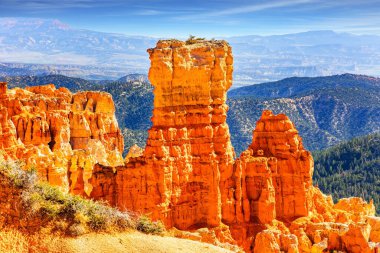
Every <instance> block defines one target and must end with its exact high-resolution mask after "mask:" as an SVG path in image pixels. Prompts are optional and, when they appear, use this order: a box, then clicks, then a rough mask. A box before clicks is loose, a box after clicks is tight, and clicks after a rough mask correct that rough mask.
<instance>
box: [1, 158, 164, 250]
mask: <svg viewBox="0 0 380 253" xmlns="http://www.w3.org/2000/svg"><path fill="white" fill-rule="evenodd" d="M0 174H2V175H4V176H6V177H7V178H8V179H9V181H10V183H11V184H13V185H14V187H17V188H19V189H20V190H21V192H22V193H21V199H22V204H23V207H24V209H25V211H26V212H25V213H27V214H28V217H24V218H30V219H32V220H35V219H39V220H41V221H43V222H42V224H43V225H44V227H42V228H41V229H46V230H48V233H59V234H65V235H72V236H79V235H82V234H86V233H91V232H100V231H103V232H114V231H126V230H128V229H137V230H139V231H141V232H144V233H150V234H160V233H162V232H163V231H164V230H165V229H164V226H163V225H162V223H161V222H152V221H151V220H150V219H149V218H147V217H145V216H141V217H139V216H138V215H136V214H134V213H131V212H125V211H124V212H121V211H120V210H118V209H116V208H112V207H110V206H108V205H107V204H106V203H103V202H99V201H93V200H90V199H84V198H82V197H80V196H77V195H72V194H69V193H65V192H63V191H62V190H61V189H60V188H59V187H55V186H52V185H50V184H48V183H46V182H40V181H38V180H37V175H36V170H34V169H32V170H28V171H25V170H23V169H22V164H20V163H19V162H15V161H4V160H2V159H0ZM0 252H1V251H0Z"/></svg>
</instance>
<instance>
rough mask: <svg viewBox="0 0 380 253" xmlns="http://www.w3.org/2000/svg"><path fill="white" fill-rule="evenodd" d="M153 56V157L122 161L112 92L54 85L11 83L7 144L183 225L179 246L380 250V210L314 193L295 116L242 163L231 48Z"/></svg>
mask: <svg viewBox="0 0 380 253" xmlns="http://www.w3.org/2000/svg"><path fill="white" fill-rule="evenodd" d="M148 52H149V54H150V59H151V68H150V71H149V79H150V81H151V82H152V84H153V86H154V95H155V98H154V111H153V117H152V122H153V126H152V128H151V129H150V130H149V136H148V140H147V144H146V148H145V150H142V149H140V148H138V147H137V146H135V147H133V148H132V149H131V150H130V153H129V154H128V155H127V157H126V159H125V161H123V160H121V157H120V153H121V150H122V138H121V134H120V130H119V129H118V127H117V122H116V120H115V118H114V111H115V108H114V106H113V103H112V99H111V97H110V96H109V95H107V94H105V93H96V92H82V93H78V94H74V95H73V94H71V93H70V92H69V91H67V90H66V89H58V90H56V89H55V88H54V86H52V85H48V86H43V87H36V88H28V90H21V89H14V90H11V91H8V90H7V89H6V86H5V85H4V84H0V105H1V106H0V112H1V115H0V123H1V124H0V126H1V128H0V137H1V139H0V144H1V147H2V148H3V149H4V150H5V151H6V153H7V155H8V156H10V157H16V158H24V159H25V160H26V163H27V164H30V165H34V166H36V167H37V168H39V172H40V174H41V176H42V177H43V178H46V179H47V180H48V181H49V182H52V183H53V184H59V185H61V186H62V185H63V186H65V187H67V188H68V189H70V191H71V192H73V193H77V194H84V192H85V193H87V194H89V195H90V197H92V198H94V199H103V200H106V201H108V202H109V203H110V204H111V205H113V206H117V207H119V208H120V209H122V210H132V211H137V212H141V213H145V214H147V215H149V216H151V217H152V218H153V219H160V220H162V221H163V222H164V223H165V225H166V226H167V227H169V228H173V227H174V228H177V229H181V230H188V232H184V231H178V230H177V229H174V228H173V230H174V231H175V233H176V234H177V236H179V237H184V238H191V239H194V240H201V241H205V242H211V243H214V244H220V243H229V244H236V245H239V246H240V247H242V248H243V249H244V250H245V251H246V252H258V253H261V252H293V253H295V252H299V253H303V252H324V251H326V250H336V251H342V252H376V250H378V248H379V247H380V238H379V234H380V233H379V231H380V225H379V224H380V221H379V219H378V218H377V217H374V214H375V209H374V206H373V203H372V202H370V203H366V202H365V201H363V200H362V199H360V198H348V199H342V200H340V201H339V202H338V203H336V204H334V203H333V200H332V198H331V196H325V195H324V194H323V193H322V192H321V191H320V190H319V189H318V188H316V187H314V186H313V185H312V175H313V170H314V163H313V158H312V156H311V153H310V152H309V151H307V150H305V149H304V147H303V144H302V139H301V137H300V136H299V135H298V131H297V130H296V128H295V126H294V124H293V123H292V122H291V121H290V120H289V118H288V117H287V116H286V115H284V114H279V115H274V114H273V113H272V112H270V111H264V112H263V113H262V117H261V119H260V120H259V121H258V122H257V124H256V129H255V130H254V131H253V140H252V144H251V145H250V146H249V147H248V149H247V150H246V151H244V152H243V153H242V154H241V156H240V157H239V158H237V159H235V153H234V150H233V147H232V145H231V142H230V135H229V129H228V126H227V124H226V112H227V110H228V107H227V105H226V104H225V102H226V94H227V90H228V89H229V88H230V86H231V81H232V61H233V59H232V54H231V48H230V46H229V45H228V43H227V42H225V41H203V40H194V41H192V42H191V43H185V42H181V41H177V40H163V41H159V42H158V43H157V46H156V47H155V48H153V49H149V50H148ZM4 87H5V88H4ZM16 98H17V99H16ZM249 109H251V108H247V110H249ZM124 162H125V163H124Z"/></svg>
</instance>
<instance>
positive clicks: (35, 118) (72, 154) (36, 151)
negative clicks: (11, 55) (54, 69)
mask: <svg viewBox="0 0 380 253" xmlns="http://www.w3.org/2000/svg"><path fill="white" fill-rule="evenodd" d="M0 147H1V148H2V149H3V150H4V151H5V156H6V157H8V158H12V159H21V160H24V161H25V167H26V168H30V167H35V168H36V169H37V170H38V173H39V176H40V178H42V179H44V180H47V181H48V182H50V183H51V184H53V185H59V186H61V187H62V188H63V189H64V190H70V191H71V192H73V193H77V194H84V193H87V194H90V192H91V190H92V186H91V185H90V184H89V183H88V179H89V178H91V176H92V169H93V167H94V165H95V164H96V163H100V164H104V165H113V166H114V165H120V164H123V160H122V157H121V152H122V150H123V138H122V135H121V131H120V129H119V128H118V124H117V121H116V118H115V108H114V105H113V101H112V97H111V96H110V95H109V94H107V93H102V92H79V93H77V94H71V93H70V91H69V90H67V89H65V88H59V89H56V88H55V87H54V85H53V84H49V85H44V86H35V87H27V88H26V89H20V88H15V89H11V90H8V89H7V86H6V83H1V84H0Z"/></svg>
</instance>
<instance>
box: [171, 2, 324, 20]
mask: <svg viewBox="0 0 380 253" xmlns="http://www.w3.org/2000/svg"><path fill="white" fill-rule="evenodd" d="M317 1H318V0H287V1H277V2H269V3H261V4H253V5H245V6H240V7H237V8H229V9H224V10H221V11H214V12H208V13H203V14H199V15H187V16H178V17H176V19H178V20H187V19H200V18H211V17H218V16H231V15H238V14H247V13H254V12H259V11H264V10H268V9H276V8H283V7H290V6H296V5H303V4H311V3H314V2H317Z"/></svg>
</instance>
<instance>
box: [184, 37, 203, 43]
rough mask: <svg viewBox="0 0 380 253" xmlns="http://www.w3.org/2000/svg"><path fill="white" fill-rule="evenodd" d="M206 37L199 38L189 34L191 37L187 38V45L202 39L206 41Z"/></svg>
mask: <svg viewBox="0 0 380 253" xmlns="http://www.w3.org/2000/svg"><path fill="white" fill-rule="evenodd" d="M204 40H205V38H197V37H195V36H194V35H189V38H188V39H187V40H186V45H191V44H195V43H197V42H200V41H204Z"/></svg>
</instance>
